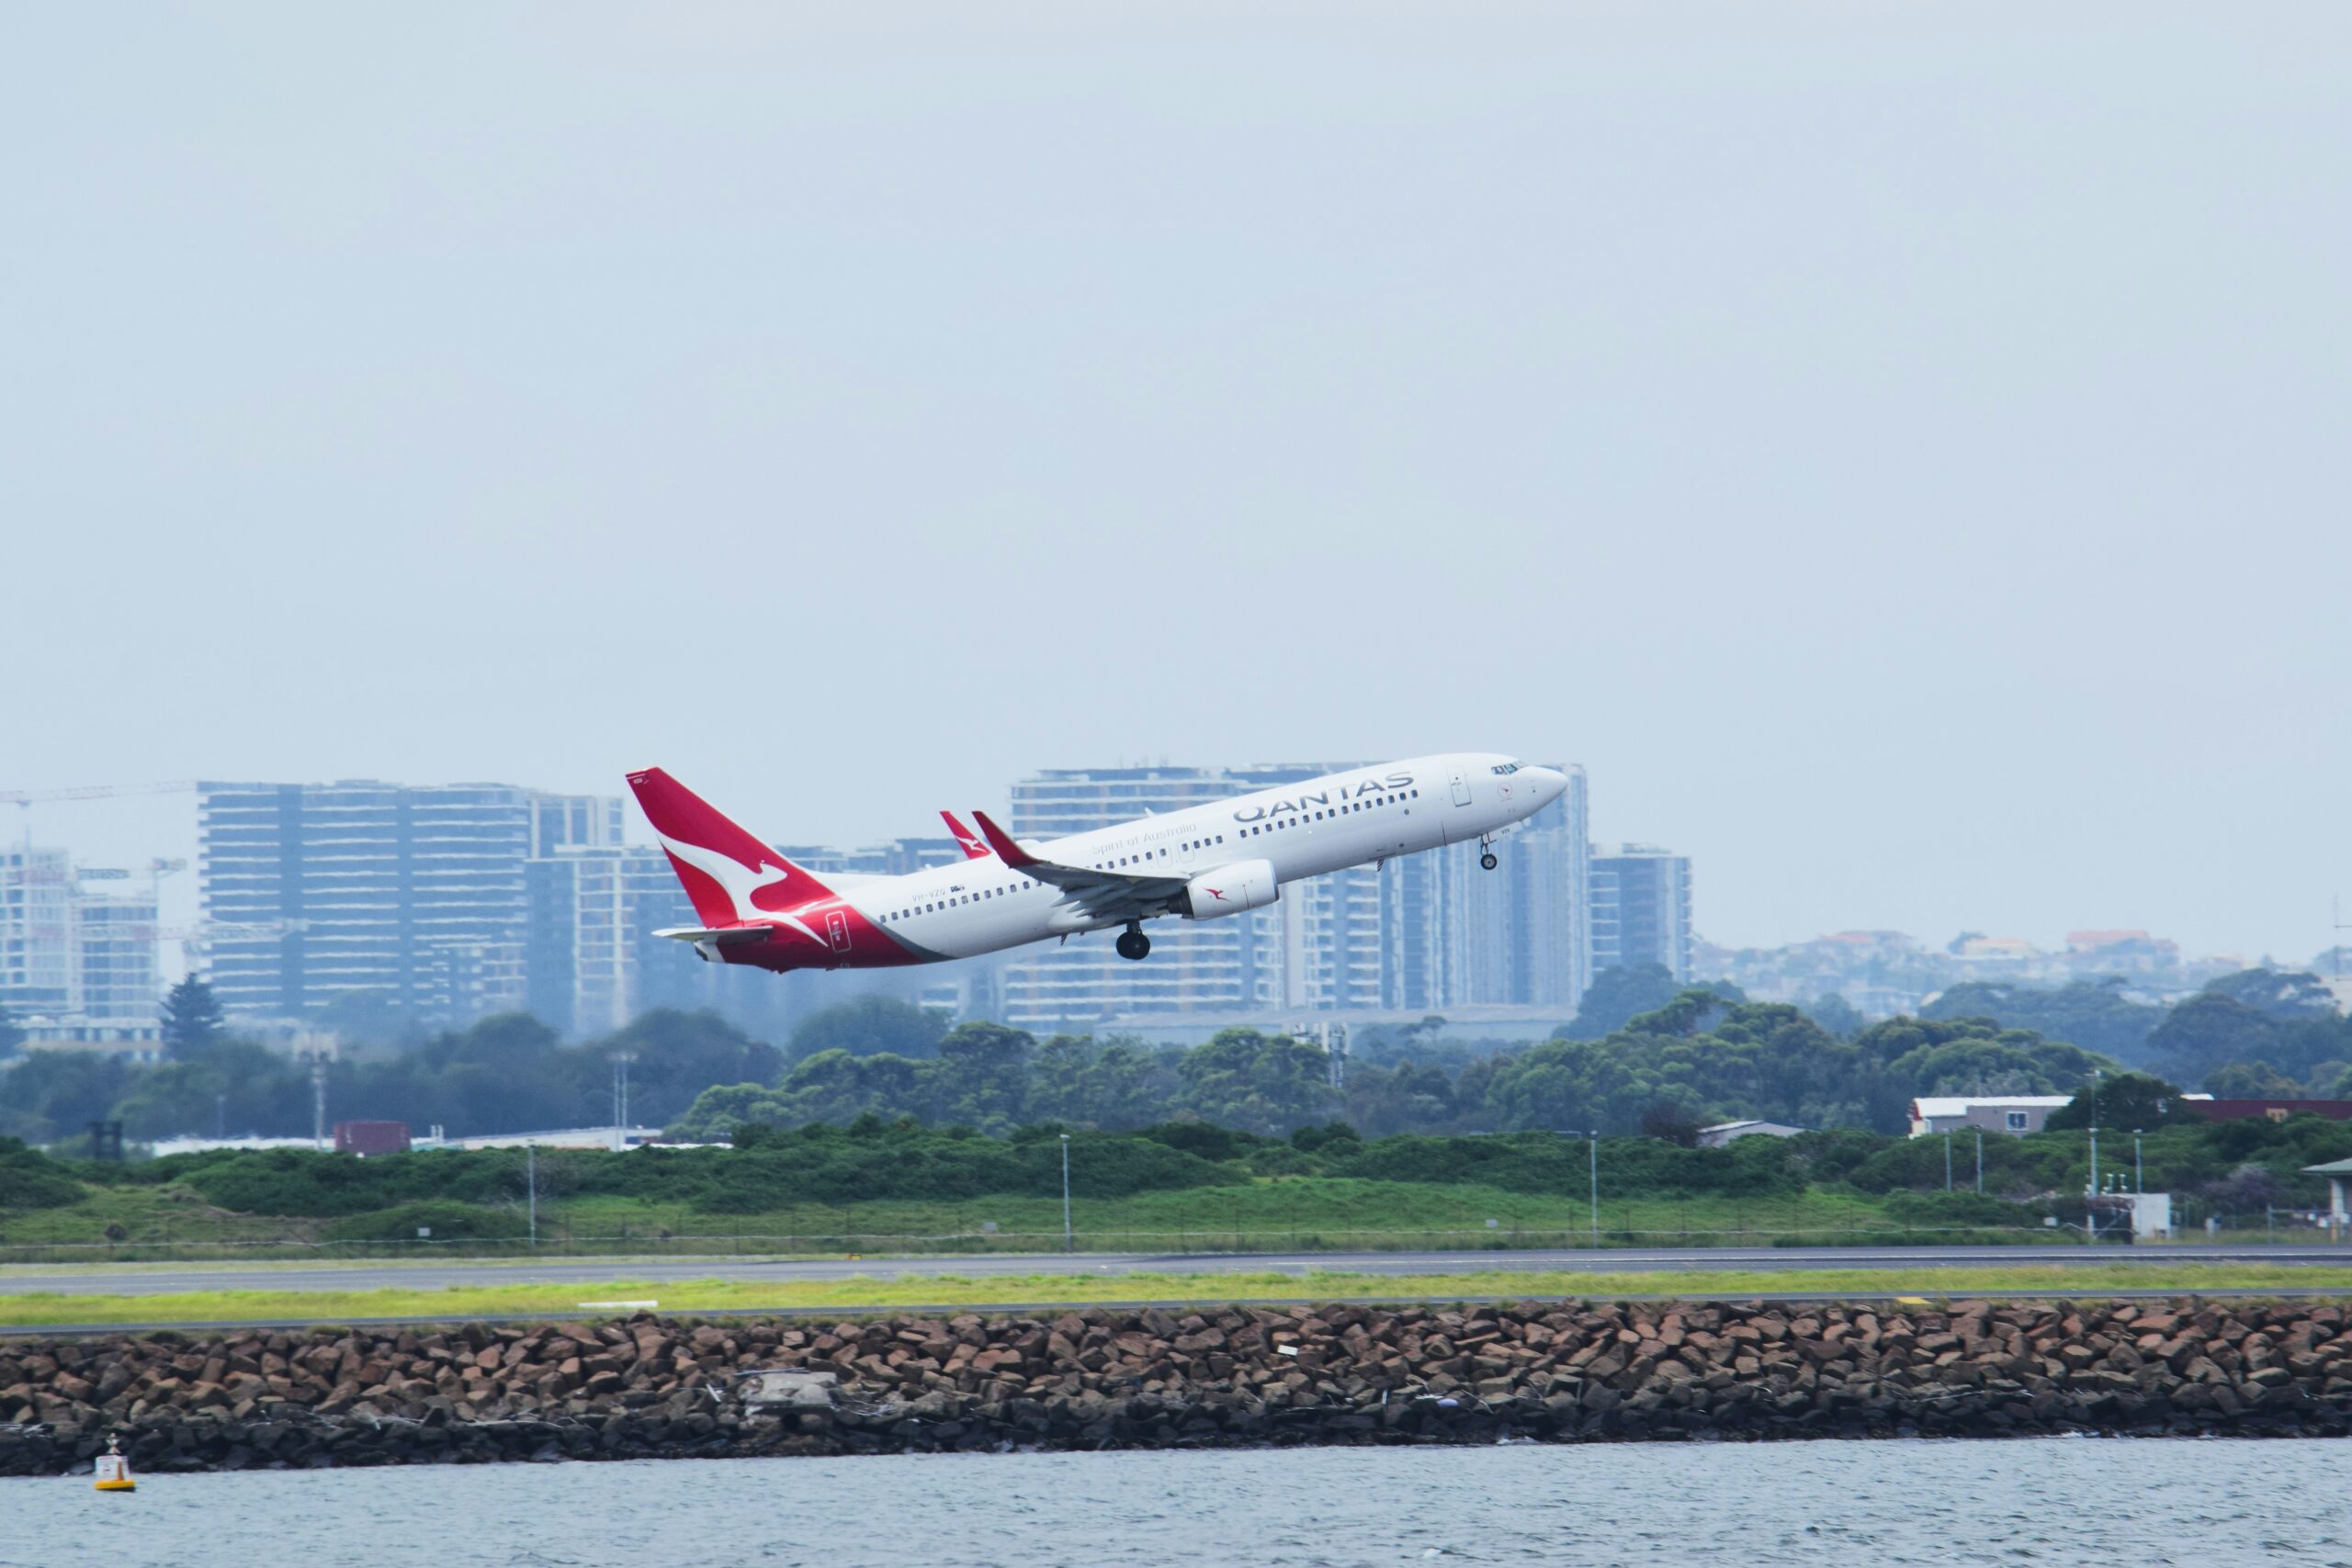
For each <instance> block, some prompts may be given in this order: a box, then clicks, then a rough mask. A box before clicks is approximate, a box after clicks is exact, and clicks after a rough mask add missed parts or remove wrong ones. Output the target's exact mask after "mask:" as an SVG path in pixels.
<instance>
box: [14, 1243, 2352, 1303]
mask: <svg viewBox="0 0 2352 1568" xmlns="http://www.w3.org/2000/svg"><path fill="white" fill-rule="evenodd" d="M2168 1263H2172V1264H2177V1263H2241V1264H2271V1265H2289V1266H2324V1265H2332V1266H2334V1267H2336V1268H2345V1267H2352V1246H2346V1247H2327V1246H2297V1245H2284V1246H2268V1247H2261V1246H2256V1247H2197V1246H2177V1247H2117V1246H2109V1247H2082V1246H2074V1247H1691V1248H1674V1249H1649V1250H1645V1249H1637V1248H1631V1247H1628V1248H1624V1249H1622V1250H1620V1249H1614V1248H1602V1249H1600V1250H1599V1251H1593V1250H1590V1249H1588V1248H1566V1249H1560V1250H1555V1251H1527V1252H1289V1253H1282V1252H1274V1253H1205V1254H1199V1255H1192V1256H1185V1255H1169V1254H1144V1253H1079V1254H1076V1255H1075V1256H1070V1255H1065V1254H1061V1253H1025V1254H1024V1253H995V1254H963V1255H956V1256H944V1257H928V1258H791V1259H768V1258H565V1259H562V1260H560V1261H549V1262H515V1261H499V1262H485V1263H467V1262H458V1261H442V1262H430V1263H401V1262H368V1263H342V1264H307V1263H280V1264H268V1263H246V1264H187V1263H161V1264H121V1265H117V1266H114V1267H111V1268H92V1267H89V1266H86V1265H84V1266H74V1265H46V1264H15V1265H0V1296H4V1295H24V1294H28V1293H31V1292H57V1293H61V1294H70V1295H111V1296H142V1295H163V1294H169V1293H173V1292H184V1291H374V1290H399V1289H406V1290H425V1291H435V1290H441V1289H443V1288H445V1287H447V1286H451V1285H538V1284H564V1285H578V1286H580V1287H582V1290H583V1291H595V1290H601V1289H603V1288H604V1287H605V1286H607V1285H609V1284H611V1283H612V1282H613V1281H615V1280H629V1281H662V1280H747V1281H754V1282H756V1281H760V1280H774V1281H776V1282H779V1283H782V1282H808V1281H823V1280H849V1279H857V1278H861V1277H862V1278H865V1279H871V1280H898V1279H928V1278H932V1277H934V1276H937V1275H942V1274H953V1275H959V1276H962V1277H965V1278H967V1279H969V1278H986V1277H993V1276H999V1275H1007V1274H1061V1275H1069V1274H1098V1275H1114V1276H1116V1275H1125V1274H1232V1273H1252V1274H1268V1273H1275V1274H1294V1275H1300V1274H1305V1273H1306V1272H1308V1271H1309V1270H1322V1271H1334V1272H1341V1273H1357V1274H1454V1273H1470V1272H1486V1271H1492V1270H1522V1271H1532V1270H1544V1271H1553V1270H1557V1271H1561V1272H1567V1273H1580V1272H1581V1273H1603V1274H1645V1273H1657V1274H1676V1273H1692V1272H1710V1273H1712V1272H1716V1271H1720V1270H1724V1269H1772V1270H1781V1269H1917V1270H1933V1269H1952V1268H1962V1267H1968V1266H1983V1265H1986V1264H1996V1265H2002V1264H2006V1265H2038V1266H2041V1267H2045V1268H2049V1267H2080V1266H2084V1265H2091V1264H2096V1265H2100V1266H2106V1265H2112V1264H2123V1265H2136V1264H2158V1265H2161V1264H2168Z"/></svg>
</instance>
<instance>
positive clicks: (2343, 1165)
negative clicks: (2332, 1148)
mask: <svg viewBox="0 0 2352 1568" xmlns="http://www.w3.org/2000/svg"><path fill="white" fill-rule="evenodd" d="M2303 1174H2304V1175H2305V1176H2324V1177H2326V1178H2327V1229H2328V1234H2329V1235H2344V1234H2345V1231H2346V1227H2347V1226H2352V1202H2347V1195H2346V1183H2352V1159H2335V1160H2330V1161H2328V1162H2327V1163H2326V1164H2325V1165H2307V1166H2305V1167H2303Z"/></svg>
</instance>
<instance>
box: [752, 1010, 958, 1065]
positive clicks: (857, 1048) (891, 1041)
mask: <svg viewBox="0 0 2352 1568" xmlns="http://www.w3.org/2000/svg"><path fill="white" fill-rule="evenodd" d="M946 1030H947V1019H946V1015H945V1014H944V1013H939V1012H935V1011H933V1010H929V1009H926V1008H919V1007H915V1006H913V1005H912V1004H910V1003H908V1002H902V1001H899V999H898V998H895V997H877V996H864V997H852V998H849V999H848V1000H847V1001H844V1002H837V1003H835V1004H834V1005H833V1006H831V1007H829V1008H827V1009H825V1010H823V1011H821V1012H814V1013H811V1014H809V1016H808V1017H807V1018H806V1019H804V1020H802V1021H801V1023H800V1027H799V1028H797V1029H796V1030H794V1031H793V1032H792V1044H791V1047H790V1049H789V1050H787V1051H786V1056H787V1057H788V1058H789V1059H790V1060H791V1061H793V1062H796V1063H797V1062H805V1061H807V1060H808V1059H809V1057H811V1056H814V1055H817V1054H819V1053H820V1052H823V1051H846V1052H848V1053H849V1054H850V1055H853V1056H872V1055H879V1054H881V1053H883V1052H886V1051H887V1052H888V1053H890V1054H891V1055H897V1056H913V1057H926V1056H930V1055H933V1053H935V1052H936V1051H937V1049H938V1047H939V1037H940V1036H941V1035H942V1034H944V1033H945V1032H946Z"/></svg>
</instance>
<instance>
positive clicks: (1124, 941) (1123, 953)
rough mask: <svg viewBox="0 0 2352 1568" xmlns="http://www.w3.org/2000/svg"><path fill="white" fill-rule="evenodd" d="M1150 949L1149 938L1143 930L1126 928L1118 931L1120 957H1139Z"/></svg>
mask: <svg viewBox="0 0 2352 1568" xmlns="http://www.w3.org/2000/svg"><path fill="white" fill-rule="evenodd" d="M1150 951H1151V938H1149V937H1148V936H1146V935H1144V934H1143V932H1141V931H1134V930H1128V931H1121V932H1120V933H1119V956H1120V957H1122V958H1141V957H1143V956H1144V955H1145V954H1146V953H1149V952H1150Z"/></svg>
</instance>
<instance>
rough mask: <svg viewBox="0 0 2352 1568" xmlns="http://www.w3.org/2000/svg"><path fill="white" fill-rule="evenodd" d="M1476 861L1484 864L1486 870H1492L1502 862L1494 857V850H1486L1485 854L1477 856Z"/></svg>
mask: <svg viewBox="0 0 2352 1568" xmlns="http://www.w3.org/2000/svg"><path fill="white" fill-rule="evenodd" d="M1478 863H1479V864H1480V865H1482V866H1485V867H1486V868H1487V870H1488V871H1492V870H1494V869H1495V867H1497V866H1498V865H1500V864H1502V862H1500V861H1498V860H1497V859H1496V858H1495V852H1494V851H1492V850H1488V851H1487V852H1486V853H1485V854H1482V855H1480V856H1479V857H1478Z"/></svg>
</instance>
